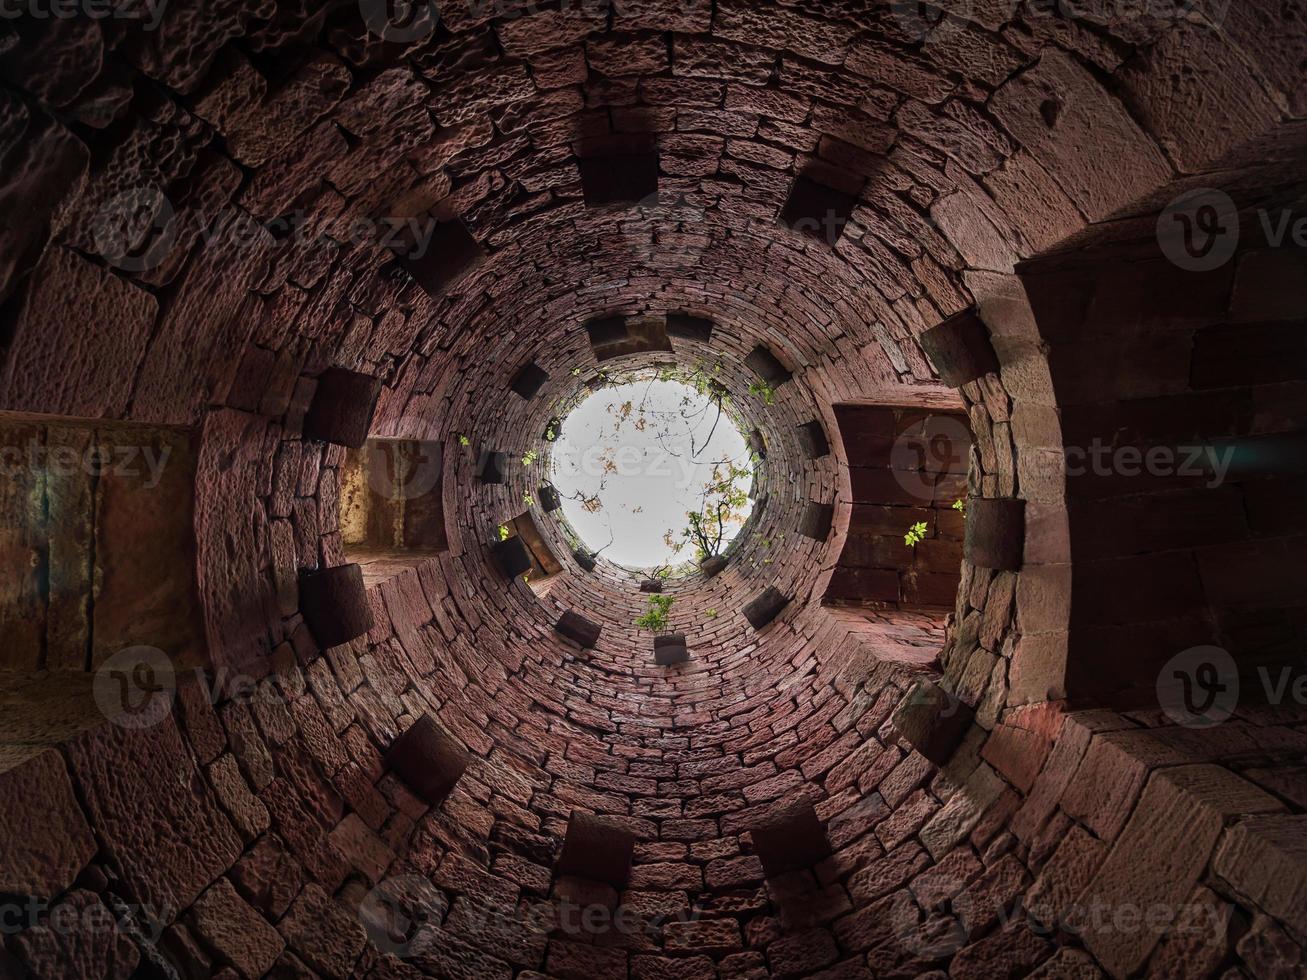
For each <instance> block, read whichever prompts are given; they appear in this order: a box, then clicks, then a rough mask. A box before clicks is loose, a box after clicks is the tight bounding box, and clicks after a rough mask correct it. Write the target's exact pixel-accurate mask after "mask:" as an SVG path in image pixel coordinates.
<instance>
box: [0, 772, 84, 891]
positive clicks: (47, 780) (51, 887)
mask: <svg viewBox="0 0 1307 980" xmlns="http://www.w3.org/2000/svg"><path fill="white" fill-rule="evenodd" d="M0 789H2V790H3V791H2V792H0V891H3V892H5V893H6V894H9V895H33V896H37V897H40V898H44V899H50V898H53V897H54V896H56V895H58V894H60V893H61V892H63V891H65V890H66V889H67V888H69V887H70V886H71V885H72V883H73V879H75V878H76V877H77V874H78V872H80V871H81V870H82V868H84V867H85V866H86V865H87V864H88V863H90V860H91V858H93V857H94V856H95V852H96V843H95V838H94V837H92V836H91V828H90V827H88V826H87V824H86V817H85V816H84V815H83V814H82V809H81V807H80V806H79V805H78V803H77V800H76V799H75V798H74V796H73V787H72V784H71V783H70V782H69V780H68V770H67V769H66V768H65V766H64V761H63V759H62V758H61V757H60V756H59V753H58V752H55V751H53V750H48V749H47V750H45V751H39V750H35V751H34V750H29V749H23V748H17V747H13V748H6V749H4V750H3V751H0Z"/></svg>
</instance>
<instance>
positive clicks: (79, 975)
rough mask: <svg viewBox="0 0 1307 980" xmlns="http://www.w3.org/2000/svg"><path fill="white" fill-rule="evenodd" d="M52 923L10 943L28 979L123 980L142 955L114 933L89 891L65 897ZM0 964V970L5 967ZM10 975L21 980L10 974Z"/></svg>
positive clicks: (114, 921)
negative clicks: (12, 943)
mask: <svg viewBox="0 0 1307 980" xmlns="http://www.w3.org/2000/svg"><path fill="white" fill-rule="evenodd" d="M51 914H52V916H53V918H50V919H47V920H46V921H44V922H42V923H41V924H40V925H38V926H36V928H33V929H28V930H27V931H25V932H23V933H21V934H20V935H18V936H17V937H16V938H15V939H14V945H15V946H16V947H17V953H18V956H19V958H20V959H21V960H22V961H23V962H24V963H25V964H26V965H27V967H28V968H29V969H30V970H31V971H32V975H33V976H37V977H50V978H51V980H83V978H87V977H95V978H97V980H128V978H129V977H131V976H134V975H135V973H134V971H135V970H136V967H137V964H138V963H140V960H141V954H140V950H138V949H137V948H136V946H135V944H134V943H133V942H132V941H131V939H129V938H128V937H127V935H126V934H125V933H124V932H122V931H121V930H120V929H119V928H118V922H119V921H120V920H119V919H118V918H117V917H116V916H115V914H114V912H113V910H111V909H109V908H107V907H106V906H105V904H104V903H103V902H102V901H100V899H99V897H98V896H97V895H95V894H94V893H92V892H89V891H85V890H83V889H77V890H75V891H71V892H69V893H68V894H67V895H65V896H64V897H63V898H62V899H61V900H60V904H59V905H57V906H55V908H54V910H53V911H52V913H51ZM5 966H6V965H5V963H4V962H3V960H0V967H5ZM13 975H14V976H21V974H20V973H14V974H13Z"/></svg>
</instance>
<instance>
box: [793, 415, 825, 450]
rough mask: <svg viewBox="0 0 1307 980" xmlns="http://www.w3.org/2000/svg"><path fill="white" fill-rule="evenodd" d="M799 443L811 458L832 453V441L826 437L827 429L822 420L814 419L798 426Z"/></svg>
mask: <svg viewBox="0 0 1307 980" xmlns="http://www.w3.org/2000/svg"><path fill="white" fill-rule="evenodd" d="M798 433H799V445H801V446H802V447H803V451H804V453H805V454H806V455H807V457H808V458H809V459H822V458H823V457H825V456H828V455H830V442H829V441H828V440H827V439H826V429H825V427H824V426H822V424H821V422H820V421H819V420H817V419H813V420H812V421H811V422H804V423H803V425H801V426H799V428H798Z"/></svg>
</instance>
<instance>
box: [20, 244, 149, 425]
mask: <svg viewBox="0 0 1307 980" xmlns="http://www.w3.org/2000/svg"><path fill="white" fill-rule="evenodd" d="M158 312H159V304H158V301H157V300H156V299H155V298H154V296H152V295H151V294H150V293H148V292H146V291H144V290H142V289H138V288H137V287H136V286H133V285H131V284H130V283H128V282H126V281H125V280H123V279H120V278H118V277H117V276H115V275H113V274H112V273H111V272H109V271H108V270H105V269H102V268H98V267H96V266H93V265H91V264H90V263H89V262H87V261H86V260H85V259H83V258H81V257H80V256H79V255H77V254H76V253H74V252H71V251H68V250H67V249H62V248H60V249H53V250H51V251H50V252H48V253H47V254H46V257H45V259H44V260H43V261H42V263H41V265H40V266H39V267H38V268H37V270H36V272H35V273H34V274H33V276H32V279H31V280H30V282H29V284H28V286H27V292H26V295H25V297H24V300H23V306H22V311H21V312H20V314H19V316H18V322H17V324H16V325H15V327H14V342H13V343H14V348H13V349H14V354H13V355H12V356H11V357H9V358H8V359H7V363H6V366H5V374H4V388H5V392H6V394H5V399H4V403H5V407H6V408H9V409H13V410H17V411H24V412H48V413H51V414H55V415H73V416H85V417H89V418H99V417H101V416H106V417H109V418H118V417H121V416H122V415H123V414H124V413H125V410H126V408H127V403H128V400H129V399H130V397H131V393H132V382H133V380H134V379H135V376H136V367H137V365H138V364H140V361H141V358H142V357H143V356H144V353H145V345H146V343H147V342H148V340H149V337H150V330H151V328H152V327H153V326H154V321H155V318H156V317H157V316H158Z"/></svg>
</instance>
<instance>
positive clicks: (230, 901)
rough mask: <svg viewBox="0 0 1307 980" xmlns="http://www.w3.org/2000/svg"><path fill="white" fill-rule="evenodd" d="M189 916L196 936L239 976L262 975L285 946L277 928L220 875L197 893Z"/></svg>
mask: <svg viewBox="0 0 1307 980" xmlns="http://www.w3.org/2000/svg"><path fill="white" fill-rule="evenodd" d="M188 918H189V921H190V924H191V928H192V929H193V931H194V933H195V935H196V936H197V937H198V938H199V940H200V941H201V942H202V943H204V945H205V946H207V947H208V948H209V950H210V951H212V952H213V954H214V955H215V956H216V957H217V958H218V960H219V961H220V962H223V963H226V964H227V965H229V966H231V967H234V968H235V969H237V970H239V971H240V973H241V975H242V976H246V977H261V976H263V975H264V974H265V973H267V972H268V971H269V970H270V969H272V964H273V963H274V962H276V959H277V957H278V956H280V955H281V951H282V950H283V949H285V948H286V944H285V942H283V941H282V938H281V936H280V935H279V934H278V932H277V930H276V929H274V928H273V927H272V926H270V925H268V923H267V922H266V921H264V919H263V917H262V916H261V915H259V913H258V912H256V911H255V910H254V909H252V908H251V907H250V906H249V905H248V904H246V902H245V900H244V899H242V898H241V897H240V896H239V895H238V894H236V889H234V888H233V887H232V886H231V882H229V881H228V880H227V879H226V878H219V879H218V880H217V882H215V883H214V885H213V886H212V887H211V888H210V889H209V890H208V891H206V892H205V893H204V894H203V895H201V896H200V898H199V900H198V901H197V902H196V903H195V905H194V906H193V907H192V909H191V911H190V913H189V916H188Z"/></svg>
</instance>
